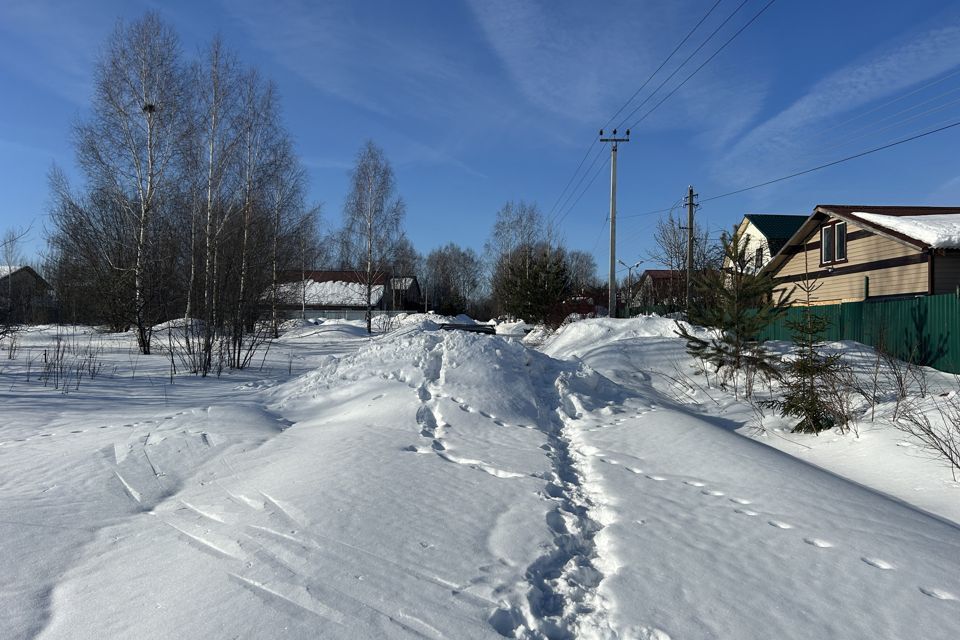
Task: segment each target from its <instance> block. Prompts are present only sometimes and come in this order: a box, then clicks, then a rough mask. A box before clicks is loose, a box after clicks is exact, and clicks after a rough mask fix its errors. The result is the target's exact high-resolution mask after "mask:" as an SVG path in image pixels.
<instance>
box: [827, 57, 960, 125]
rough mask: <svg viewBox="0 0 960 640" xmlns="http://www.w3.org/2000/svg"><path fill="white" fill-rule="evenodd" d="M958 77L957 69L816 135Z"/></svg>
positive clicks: (958, 70)
mask: <svg viewBox="0 0 960 640" xmlns="http://www.w3.org/2000/svg"><path fill="white" fill-rule="evenodd" d="M958 75H960V69H957V70H956V71H953V72H952V73H948V74H947V75H945V76H942V77H940V78H937V79H936V80H933V81H932V82H928V83H927V84H925V85H923V86H920V87H917V88H916V89H914V90H913V91H910V92H908V93H905V94H903V95H902V96H897V97H896V98H892V99H890V100H888V101H886V102H883V103H881V104H878V105H877V106H875V107H873V108H872V109H868V110H867V111H864V112H863V113H860V114H857V115H855V116H852V117H850V118H847V119H846V120H841V121H840V122H838V123H836V124H833V125H830V126H829V127H827V128H826V129H823V130H821V131H820V132H819V133H818V134H816V135H823V134H825V133H829V132H830V131H833V130H834V129H836V128H837V127H842V126H843V125H845V124H850V123H851V122H853V121H855V120H859V119H860V118H863V117H865V116H868V115H870V114H871V113H876V112H877V111H880V110H881V109H883V108H884V107H889V106H890V105H892V104H895V103H897V102H900V101H901V100H906V99H907V98H909V97H910V96H912V95H916V94H918V93H920V92H921V91H924V90H925V89H929V88H930V87H932V86H934V85H937V84H940V83H941V82H946V81H947V80H949V79H950V78H953V77H955V76H958ZM946 93H951V91H947V92H945V93H943V94H940V96H937V97H941V96H943V95H945V94H946ZM921 104H926V103H921ZM881 121H882V120H881Z"/></svg>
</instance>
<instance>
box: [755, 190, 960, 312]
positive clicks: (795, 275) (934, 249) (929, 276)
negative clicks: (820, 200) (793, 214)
mask: <svg viewBox="0 0 960 640" xmlns="http://www.w3.org/2000/svg"><path fill="white" fill-rule="evenodd" d="M764 271H765V272H769V273H771V274H772V275H773V276H774V279H775V280H776V282H777V286H776V289H775V290H776V291H781V292H783V293H784V294H785V295H786V296H787V297H788V300H789V301H790V302H791V303H794V304H800V303H802V302H804V300H802V299H801V296H803V295H805V294H802V292H800V291H798V290H797V288H796V284H797V283H798V282H801V281H803V280H805V279H811V280H816V281H817V283H818V285H819V286H818V288H817V289H816V291H814V292H813V294H812V296H811V302H812V303H814V304H836V303H841V302H856V301H861V300H865V299H867V298H870V299H877V298H898V297H900V298H902V297H911V296H921V295H932V294H939V293H949V292H953V291H956V290H957V287H958V286H960V207H891V206H871V205H830V204H822V205H818V206H817V207H816V208H815V209H814V211H813V213H812V214H811V215H810V217H808V218H807V219H806V221H805V222H804V223H803V225H801V227H800V228H799V229H798V230H797V231H796V232H795V233H794V234H793V236H792V237H791V238H790V239H789V240H788V241H787V242H786V244H785V245H784V246H783V247H782V248H781V249H780V251H779V252H778V253H777V254H776V255H775V256H774V257H773V259H772V260H770V261H769V262H768V263H767V265H766V266H765V267H764Z"/></svg>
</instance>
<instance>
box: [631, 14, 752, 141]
mask: <svg viewBox="0 0 960 640" xmlns="http://www.w3.org/2000/svg"><path fill="white" fill-rule="evenodd" d="M749 1H750V0H743V1H742V2H741V3H740V4H738V5H737V8H736V9H734V10H733V12H732V13H730V15H728V16H727V17H726V18H725V19H724V21H723V22H721V23H720V24H719V25H717V28H716V29H714V30H713V31H712V32H710V35H708V36H707V37H706V39H705V40H704V41H703V42H701V43H700V46H698V47H697V48H696V49H694V50H693V52H692V53H691V54H690V55H688V56H687V57H686V58H685V59H684V61H683V62H681V63H680V64H679V65H677V67H676V68H675V69H674V70H673V71H672V72H671V73H670V75H669V76H667V77H666V79H665V80H664V81H663V82H661V83H660V85H659V86H658V87H657V88H656V89H654V90H653V92H652V93H651V94H650V95H648V96H647V97H646V98H644V99H643V102H641V103H640V104H638V105H637V106H636V107H634V108H633V111H631V112H630V113H628V114H627V115H626V116H625V117H624V118H623V121H622V122H621V123H620V125H619V126H621V127H622V126H623V125H624V124H625V123H626V121H627V120H629V119H630V118H632V117H633V114H635V113H636V112H637V111H639V110H640V109H641V108H642V107H643V105H645V104H647V102H649V101H650V99H651V98H653V96H655V95H657V92H658V91H660V89H663V87H664V85H665V84H667V83H668V82H670V80H672V79H673V76H675V75H677V73H679V71H680V69H683V68H684V67H685V66H686V64H687V63H688V62H690V60H691V59H692V58H693V56H695V55H697V54H698V53H700V50H701V49H703V48H704V47H705V46H706V45H707V43H708V42H710V41H711V40H713V37H714V36H715V35H717V33H718V32H719V31H720V30H721V29H723V27H725V26H726V24H727V23H728V22H730V20H732V19H733V16H735V15H737V13H739V11H740V9H742V8H743V6H744V5H745V4H747V2H749ZM630 128H631V129H632V128H633V127H630Z"/></svg>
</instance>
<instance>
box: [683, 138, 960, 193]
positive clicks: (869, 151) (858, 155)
mask: <svg viewBox="0 0 960 640" xmlns="http://www.w3.org/2000/svg"><path fill="white" fill-rule="evenodd" d="M954 127H960V120H957V121H955V122H952V123H950V124H947V125H945V126H942V127H937V128H936V129H930V130H929V131H924V132H923V133H918V134H916V135H912V136H910V137H908V138H903V139H901V140H896V141H894V142H890V143H887V144H885V145H881V146H879V147H874V148H873V149H867V150H866V151H861V152H860V153H855V154H853V155H852V156H847V157H846V158H840V159H839V160H834V161H833V162H827V163H825V164H821V165H818V166H816V167H811V168H810V169H805V170H803V171H797V172H796V173H791V174H790V175H787V176H782V177H780V178H774V179H773V180H767V181H766V182H761V183H760V184H755V185H752V186H749V187H744V188H743V189H737V190H735V191H729V192H727V193H722V194H720V195H718V196H710V197H709V198H701V199H700V202H709V201H711V200H719V199H720V198H726V197H728V196H732V195H736V194H738V193H743V192H744V191H752V190H753V189H759V188H760V187H766V186H768V185H771V184H775V183H777V182H783V181H784V180H790V179H791V178H797V177H799V176H804V175H806V174H808V173H813V172H814V171H820V170H821V169H826V168H827V167H833V166H835V165H838V164H842V163H844V162H849V161H850V160H856V159H857V158H862V157H864V156H868V155H870V154H872V153H876V152H878V151H883V150H884V149H890V148H891V147H896V146H898V145H901V144H905V143H907V142H912V141H914V140H919V139H920V138H925V137H927V136H930V135H933V134H935V133H940V132H941V131H946V130H947V129H952V128H954Z"/></svg>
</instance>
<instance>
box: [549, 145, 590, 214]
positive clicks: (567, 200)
mask: <svg viewBox="0 0 960 640" xmlns="http://www.w3.org/2000/svg"><path fill="white" fill-rule="evenodd" d="M602 156H603V147H602V146H601V147H600V148H599V149H597V153H595V154H594V156H593V160H591V161H590V165H589V166H588V167H587V170H586V171H584V173H583V175H582V176H580V179H579V180H578V181H577V184H576V186H575V187H574V188H573V189H571V190H570V193H568V194H567V197H566V198H564V200H563V203H562V204H561V205H560V208H559V209H557V211H556V212H555V213H554V216H553V218H552V219H551V220H550V225H557V224H560V220H563V218H565V217H566V215H567V213H569V208H568V207H567V203H568V202H570V199H571V198H572V197H573V194H575V193H576V192H577V189H579V188H580V185H581V184H583V181H584V180H586V179H587V176H589V175H590V171H592V170H593V167H594V166H596V164H597V160H599V159H600V158H601V157H602ZM591 182H592V181H591ZM581 195H582V194H581ZM577 200H578V201H579V200H580V198H579V197H578V198H577ZM564 209H567V211H566V212H565V213H563V215H561V214H560V212H561V211H564Z"/></svg>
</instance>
